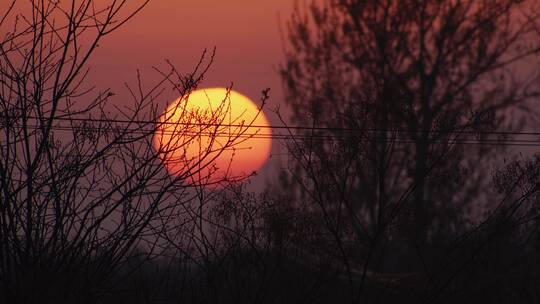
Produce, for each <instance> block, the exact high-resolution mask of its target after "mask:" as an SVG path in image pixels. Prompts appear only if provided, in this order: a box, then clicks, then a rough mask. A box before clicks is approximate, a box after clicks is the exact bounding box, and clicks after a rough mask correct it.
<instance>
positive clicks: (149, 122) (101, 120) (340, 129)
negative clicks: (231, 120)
mask: <svg viewBox="0 0 540 304" xmlns="http://www.w3.org/2000/svg"><path fill="white" fill-rule="evenodd" d="M10 118H19V119H22V118H23V117H22V116H15V117H10ZM26 118H27V119H36V120H37V119H39V118H38V117H35V116H27V117H26ZM54 120H57V121H68V122H74V121H78V122H95V123H125V124H139V125H157V126H165V127H167V126H187V127H190V126H194V127H225V128H256V129H271V130H304V131H335V132H388V133H434V134H477V135H529V136H540V132H520V131H481V130H478V131H476V130H456V129H448V130H421V129H397V128H396V129H381V128H349V127H316V126H285V125H281V126H279V125H249V124H226V123H215V124H214V123H199V122H163V121H157V120H125V119H109V118H79V117H62V116H59V117H55V118H54Z"/></svg>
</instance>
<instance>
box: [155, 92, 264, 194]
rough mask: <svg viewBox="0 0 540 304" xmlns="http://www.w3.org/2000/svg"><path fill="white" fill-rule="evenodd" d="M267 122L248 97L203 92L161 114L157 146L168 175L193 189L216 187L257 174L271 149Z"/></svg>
mask: <svg viewBox="0 0 540 304" xmlns="http://www.w3.org/2000/svg"><path fill="white" fill-rule="evenodd" d="M268 126H269V124H268V120H267V119H266V117H265V116H264V114H263V112H262V111H261V110H260V108H259V107H258V106H257V105H256V104H255V103H254V102H253V101H251V100H250V99H249V98H248V97H246V96H244V95H242V94H240V93H238V92H235V91H232V90H227V89H225V88H211V89H200V90H196V91H193V92H192V93H191V94H189V96H187V97H183V98H178V99H176V100H174V101H173V102H172V103H171V104H170V105H169V106H168V107H167V110H166V111H165V112H164V113H163V115H162V116H161V118H160V122H159V125H158V128H157V131H156V134H155V137H154V147H155V148H156V150H157V151H158V152H159V153H160V154H161V159H162V161H163V163H164V165H165V167H166V168H167V170H168V172H169V173H170V174H171V175H173V176H175V177H178V176H179V177H182V178H183V179H184V180H185V182H187V183H193V184H205V185H217V184H219V183H220V182H221V181H226V180H238V179H241V178H243V177H246V176H249V175H251V174H252V173H254V172H256V171H257V170H258V169H259V168H260V167H261V166H262V165H263V164H264V163H265V162H266V160H267V159H268V156H269V154H270V149H271V145H272V139H271V133H270V129H269V128H268Z"/></svg>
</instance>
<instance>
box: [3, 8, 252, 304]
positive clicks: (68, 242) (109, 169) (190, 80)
mask: <svg viewBox="0 0 540 304" xmlns="http://www.w3.org/2000/svg"><path fill="white" fill-rule="evenodd" d="M148 3H149V0H144V1H139V2H138V3H135V2H134V1H129V3H128V1H126V0H110V1H106V2H105V1H94V0H82V1H66V2H60V1H45V0H32V1H27V2H24V3H22V1H17V0H13V1H11V2H10V3H9V5H6V6H4V4H2V6H3V7H2V8H3V10H2V12H1V13H2V16H0V28H1V30H2V33H4V36H3V37H1V40H0V109H1V110H0V113H1V118H0V132H1V135H0V144H1V146H0V148H1V149H0V192H1V194H0V239H1V240H0V294H1V296H2V298H3V301H5V302H6V303H15V302H21V303H23V302H24V303H33V302H39V303H44V302H54V303H59V302H74V301H77V302H81V301H84V302H91V303H94V302H95V301H96V300H97V299H99V298H100V297H101V296H103V295H104V294H106V293H107V292H108V291H110V289H111V288H114V287H115V286H118V284H120V283H121V280H122V278H124V277H125V276H128V275H129V274H130V273H131V272H132V271H134V270H136V269H137V267H139V266H140V264H141V263H142V261H146V260H148V259H150V258H152V257H154V256H156V255H158V254H162V253H163V252H164V251H163V248H167V247H168V245H167V239H163V236H164V235H167V233H169V230H175V231H182V229H183V227H180V226H174V225H172V223H175V221H174V220H177V219H178V218H180V217H182V219H183V222H184V223H185V225H189V226H190V227H192V229H196V228H198V229H199V234H200V233H201V231H202V227H200V226H198V224H197V223H199V221H200V220H201V219H200V218H198V217H200V216H202V214H201V213H195V214H193V213H189V212H187V211H186V210H193V208H195V206H194V205H197V204H195V203H196V198H197V191H195V190H196V189H199V190H201V187H202V186H203V185H202V183H203V182H204V181H199V182H197V181H196V180H195V177H196V176H197V173H198V172H200V170H203V169H204V168H206V167H208V166H211V164H212V161H213V159H214V158H215V157H216V155H219V153H220V151H224V150H226V149H232V148H234V146H235V145H236V144H238V143H239V142H241V141H244V140H246V135H245V134H244V133H245V132H246V130H247V128H248V127H249V125H248V124H246V126H245V127H239V128H237V129H235V130H234V132H232V133H231V132H229V133H228V134H227V135H228V139H227V140H226V141H225V144H222V145H220V146H219V148H218V149H216V146H211V145H210V147H209V148H208V149H206V150H202V151H201V154H200V155H197V156H196V157H191V158H189V157H184V158H182V159H180V160H175V161H177V162H178V164H177V168H178V170H177V172H175V174H174V175H169V174H168V173H167V172H166V170H165V169H164V166H163V164H162V162H163V161H168V159H169V155H171V153H174V152H175V151H177V150H178V149H182V145H179V144H178V145H176V144H171V142H168V143H158V144H156V143H155V142H154V141H153V139H154V136H155V132H156V130H167V132H170V133H172V134H169V135H171V137H172V138H182V140H184V141H186V142H189V141H190V140H192V139H195V138H197V137H198V136H201V134H205V136H206V134H207V133H208V134H217V135H216V136H219V134H218V133H219V130H220V123H222V120H220V117H221V116H222V114H223V113H222V112H220V111H219V110H216V111H211V112H210V113H204V115H205V117H201V115H202V114H197V113H185V114H183V115H185V117H187V118H186V119H182V120H181V123H177V122H174V121H169V120H170V119H167V118H165V119H164V118H163V116H161V112H160V111H162V110H163V104H162V102H160V101H159V100H160V98H161V93H162V92H163V90H164V89H165V88H166V87H167V86H171V87H172V88H173V89H175V90H176V91H177V92H178V95H179V96H180V97H181V98H184V99H188V98H189V94H190V92H191V91H192V90H194V89H195V88H197V86H198V85H199V84H200V82H201V81H202V79H203V75H204V74H205V72H206V71H207V69H208V67H209V65H210V63H211V61H212V58H213V56H208V55H203V57H202V58H201V61H200V62H199V64H198V65H197V66H196V68H195V69H194V70H193V71H192V72H190V73H187V74H181V73H179V72H178V71H176V69H175V68H174V67H173V66H172V65H170V66H169V67H168V68H167V70H165V71H164V70H157V69H156V71H157V72H158V74H157V75H158V76H160V79H159V80H158V81H156V82H155V83H153V84H151V85H150V88H149V89H144V87H145V85H144V84H143V82H142V77H141V75H138V83H136V84H135V85H126V87H127V89H128V91H129V92H130V94H131V96H128V97H131V105H130V106H126V107H119V106H114V107H111V104H114V102H115V99H114V96H115V95H114V93H113V92H111V91H110V90H108V89H106V90H104V91H97V90H95V89H93V87H92V86H91V85H90V84H88V81H87V78H86V77H87V75H88V73H89V71H88V66H89V63H90V62H91V60H92V55H93V53H94V51H95V50H96V47H97V46H98V45H99V43H101V42H102V40H103V38H104V37H106V36H107V35H109V34H110V33H112V32H114V31H115V30H116V29H118V28H119V27H120V26H123V25H124V24H126V22H128V21H129V20H131V19H132V18H133V17H134V16H135V15H136V14H137V13H138V12H139V11H140V10H141V9H143V8H144V7H145V6H146V5H147V4H148ZM24 5H29V7H28V10H27V11H24V9H23V11H20V10H21V9H22V8H21V6H24ZM4 8H5V9H4ZM124 102H125V101H124ZM228 102H230V101H228V100H224V101H223V104H224V108H225V109H226V108H227V107H228ZM178 107H179V109H178V111H181V110H182V105H181V104H180V105H179V106H178ZM201 119H209V121H212V122H213V123H212V124H208V125H204V124H201ZM171 124H173V125H175V127H174V128H165V127H164V126H168V125H171ZM193 126H196V128H194V127H193ZM222 142H223V141H222ZM219 149H221V150H219ZM194 163H196V165H195V164H194ZM194 188H196V189H195V190H194ZM201 204H202V203H201ZM171 226H173V227H171ZM194 227H195V228H194ZM190 233H191V236H194V235H197V234H196V233H195V232H193V230H190ZM175 241H178V240H175ZM176 245H178V244H176ZM185 245H186V244H185ZM186 246H188V245H186ZM131 257H137V258H136V259H135V260H137V261H139V262H137V263H132V261H133V260H134V259H132V258H131Z"/></svg>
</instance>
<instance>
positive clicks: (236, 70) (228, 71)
mask: <svg viewBox="0 0 540 304" xmlns="http://www.w3.org/2000/svg"><path fill="white" fill-rule="evenodd" d="M293 3H294V1H291V0H257V1H253V0H227V1H223V0H182V1H177V0H159V1H156V0H154V1H151V2H150V4H149V5H148V6H147V7H146V8H145V9H144V10H143V11H141V12H140V14H139V15H137V16H136V17H135V18H134V19H132V20H131V21H130V22H129V23H127V24H126V25H125V26H124V27H123V28H120V29H119V30H118V31H117V32H115V33H113V34H112V35H110V36H108V37H107V38H106V39H105V40H104V41H103V43H102V44H101V45H100V48H99V49H98V51H97V53H96V56H95V57H94V61H93V65H92V71H93V76H92V78H93V79H92V82H94V83H96V84H97V85H98V87H101V88H103V87H108V86H110V87H112V88H121V86H122V83H123V81H125V80H131V81H132V80H134V79H135V71H136V69H138V68H139V69H141V70H142V71H143V72H144V76H145V78H146V79H148V80H150V79H152V78H153V77H155V75H154V74H153V73H152V72H151V71H150V67H151V66H161V67H164V68H165V64H164V63H165V62H164V61H165V59H169V60H170V61H171V62H172V63H173V64H174V65H175V66H176V67H177V68H178V69H179V70H180V71H181V72H187V71H190V70H191V69H192V68H193V67H194V66H195V64H196V63H197V61H198V59H199V58H200V56H201V54H202V52H203V50H204V49H205V48H207V49H209V50H211V49H212V48H213V47H216V48H217V53H216V58H215V62H214V64H213V65H212V68H211V70H210V71H209V73H208V74H207V77H206V80H205V82H204V83H203V86H204V87H212V86H227V85H228V84H229V83H231V82H233V83H234V88H235V89H236V90H238V91H240V92H243V93H244V94H246V95H248V96H249V97H251V98H252V99H255V100H257V99H259V97H260V96H261V94H260V92H261V90H262V89H264V88H266V87H271V89H272V92H273V94H272V103H273V104H275V103H276V102H278V100H279V99H280V98H282V94H281V83H280V80H279V76H278V73H277V70H278V65H279V63H280V61H281V60H282V58H283V51H282V49H283V45H282V42H281V38H280V33H279V32H280V30H279V24H280V22H279V18H281V20H282V21H281V23H282V24H283V23H284V21H285V20H286V19H287V18H288V17H289V15H290V12H291V9H292V6H293ZM278 16H281V17H278Z"/></svg>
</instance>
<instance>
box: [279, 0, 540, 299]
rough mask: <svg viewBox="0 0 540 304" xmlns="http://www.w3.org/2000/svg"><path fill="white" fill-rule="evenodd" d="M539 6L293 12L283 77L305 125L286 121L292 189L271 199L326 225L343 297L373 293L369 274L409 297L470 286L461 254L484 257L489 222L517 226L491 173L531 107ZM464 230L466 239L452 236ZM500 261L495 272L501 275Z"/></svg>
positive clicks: (354, 3) (336, 4)
mask: <svg viewBox="0 0 540 304" xmlns="http://www.w3.org/2000/svg"><path fill="white" fill-rule="evenodd" d="M538 12H539V11H538V5H537V3H536V2H535V1H518V0H495V1H474V0H469V1H451V0H449V1H438V0H433V1H431V0H422V1H416V0H411V1H398V0H388V1H370V0H367V1H365V0H351V1H348V0H347V1H313V2H311V4H310V5H307V6H301V5H300V6H298V7H297V9H296V10H295V13H294V14H293V16H292V18H291V20H290V21H289V23H288V34H289V36H288V38H289V39H288V41H289V44H288V47H289V49H288V50H287V52H286V61H285V64H284V65H283V67H282V70H281V74H282V77H283V81H284V85H285V89H286V100H287V103H288V104H289V106H290V108H291V109H292V113H293V115H292V121H293V127H294V126H302V127H304V128H301V129H297V128H296V129H295V128H291V129H290V132H291V136H292V137H293V138H295V139H294V140H292V141H291V143H290V145H289V146H288V152H289V153H290V160H289V165H290V167H289V174H285V175H283V176H282V180H283V183H282V184H280V185H281V187H284V188H285V185H295V186H289V187H288V189H289V190H286V191H285V192H286V193H285V194H283V195H282V196H281V197H279V198H278V200H279V199H282V200H285V204H291V205H293V206H295V207H296V208H297V210H299V211H298V212H303V213H304V214H305V215H306V216H307V217H311V218H313V217H315V218H316V220H315V222H317V223H319V225H320V226H322V227H323V229H325V230H326V234H320V235H321V236H323V237H322V238H321V239H319V242H320V243H321V244H326V243H329V244H331V245H325V246H322V247H319V248H317V250H319V251H322V250H326V248H332V250H333V252H328V253H326V254H327V255H330V256H331V255H333V256H334V257H335V261H336V263H338V264H340V267H341V269H342V272H343V273H344V274H346V275H347V276H348V278H349V279H348V280H349V285H350V290H351V291H350V297H349V299H350V301H351V302H356V301H357V300H360V299H364V300H369V299H371V300H373V298H372V296H373V290H370V289H369V288H364V287H365V286H366V285H365V283H366V281H379V282H382V281H384V277H385V276H388V277H389V278H392V277H395V278H396V279H395V280H394V281H400V280H401V279H402V278H405V281H404V282H402V283H401V284H404V285H405V286H406V285H407V284H408V283H407V281H408V282H410V284H412V285H411V286H410V290H413V296H412V298H411V301H425V302H429V301H435V300H437V299H439V297H443V295H447V293H448V292H449V290H451V291H452V292H454V293H457V289H455V288H457V287H455V285H453V284H457V283H456V282H458V281H460V280H465V281H466V282H467V283H466V284H470V282H469V281H468V280H467V279H466V277H461V275H463V270H464V268H465V267H470V264H469V261H467V258H473V256H474V257H475V258H479V256H485V255H484V254H486V255H487V256H491V253H490V252H489V250H488V249H486V248H487V247H486V246H487V245H486V246H483V245H482V246H480V244H482V243H483V242H484V241H485V239H486V238H487V239H490V240H491V239H492V238H495V239H496V241H495V242H494V243H495V245H494V244H492V243H491V241H490V245H489V246H494V248H499V247H500V246H503V245H502V243H501V242H500V240H502V239H504V238H503V237H501V238H500V239H499V238H498V237H494V236H493V235H492V230H499V229H502V230H504V231H505V233H507V234H508V235H512V236H514V232H515V231H516V230H515V229H517V227H513V226H512V227H510V226H506V224H504V223H505V222H507V221H508V220H510V219H509V216H510V215H505V213H504V212H502V209H501V208H499V207H498V206H499V204H498V203H497V202H498V201H499V199H500V198H499V197H497V196H496V195H495V194H494V193H492V192H491V191H489V189H491V185H490V179H489V178H487V176H489V168H490V165H491V164H493V163H494V162H496V161H502V158H501V157H500V154H501V153H502V152H504V151H505V149H504V144H505V143H508V142H507V141H506V140H510V139H508V138H507V137H508V136H509V135H510V134H509V133H496V131H502V130H504V131H518V130H521V128H523V127H524V126H525V125H526V119H530V118H531V117H534V116H533V114H532V113H534V109H535V107H534V104H535V103H536V98H538V93H539V91H538V80H539V79H538V75H537V74H536V71H535V69H534V68H530V69H529V68H527V66H526V65H530V66H538V63H539V62H538V55H539V54H540V48H539V47H540V44H539V43H538V41H539V40H538V28H539V22H540V19H539V15H538ZM282 120H283V121H284V122H285V121H286V119H285V118H284V117H283V119H282ZM306 126H307V128H305V127H306ZM507 170H510V171H508V172H511V169H507ZM508 174H510V173H508ZM501 179H502V180H503V181H505V180H507V177H506V176H505V177H502V178H501ZM523 182H525V184H526V181H525V180H521V181H519V182H516V184H521V185H522V186H525V184H523ZM516 184H511V185H510V186H509V188H510V189H515V187H516V186H517V185H516ZM291 187H293V188H291ZM503 200H504V199H503ZM516 203H517V202H516V200H514V199H506V200H505V203H504V204H505V205H506V204H510V205H512V206H513V207H512V208H515V204H516ZM512 208H511V209H512ZM503 209H504V208H503ZM512 210H513V209H512ZM483 212H486V213H487V214H494V215H493V217H492V216H484V215H483V214H482V213H483ZM501 225H503V226H504V227H505V228H501ZM480 227H482V229H480ZM519 227H522V228H523V226H522V225H520V226H519ZM516 233H517V232H516ZM292 234H294V231H293V232H292ZM464 235H467V236H470V235H474V236H470V238H469V237H468V238H466V240H467V241H463V242H461V241H460V242H457V241H456V240H461V237H463V236H464ZM473 240H474V241H473ZM513 245H515V244H514V243H513V241H512V242H510V243H508V244H506V245H504V246H513ZM297 246H298V244H297ZM469 246H470V247H469ZM476 246H479V248H476ZM309 248H312V247H309ZM322 248H325V249H322ZM490 248H491V249H490V250H496V249H494V248H492V247H490ZM451 249H452V250H451ZM475 250H478V252H481V253H482V254H480V253H478V252H477V251H475ZM509 251H510V253H508V255H507V256H506V257H508V258H510V256H511V255H512V254H515V253H517V252H516V251H515V250H514V249H509ZM449 252H452V253H456V254H457V255H456V256H452V255H450V254H449ZM477 253H478V254H477ZM488 253H489V254H488ZM446 264H448V265H450V266H448V267H447V266H444V265H446ZM502 264H503V262H501V264H500V265H501V268H498V267H495V268H493V271H496V272H497V273H500V275H502V273H504V270H503V268H504V267H502ZM460 267H464V268H463V269H462V268H460ZM392 273H394V274H392ZM391 280H392V279H391ZM469 287H470V286H469ZM472 292H473V291H471V293H472ZM475 292H476V291H475ZM506 296H509V298H508V300H509V299H510V298H511V293H509V294H506ZM404 300H405V299H404Z"/></svg>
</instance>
